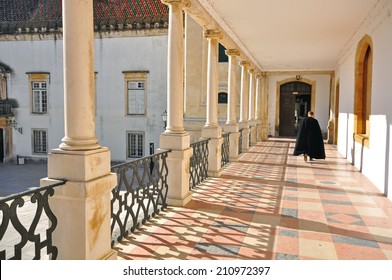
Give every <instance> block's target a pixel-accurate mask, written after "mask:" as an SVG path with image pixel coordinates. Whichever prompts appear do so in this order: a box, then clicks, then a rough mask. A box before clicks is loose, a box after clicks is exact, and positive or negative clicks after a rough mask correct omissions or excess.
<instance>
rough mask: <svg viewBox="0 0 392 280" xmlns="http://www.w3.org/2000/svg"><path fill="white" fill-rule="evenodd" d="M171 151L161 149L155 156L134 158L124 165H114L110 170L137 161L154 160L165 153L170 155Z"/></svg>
mask: <svg viewBox="0 0 392 280" xmlns="http://www.w3.org/2000/svg"><path fill="white" fill-rule="evenodd" d="M171 151H172V150H164V149H160V150H159V152H157V153H155V154H152V155H148V156H144V157H140V158H134V159H131V160H127V161H125V162H122V163H118V164H115V165H112V166H111V167H110V168H111V169H113V168H118V167H121V166H123V165H127V164H129V163H131V162H135V161H138V160H144V159H148V158H152V157H154V156H158V155H161V154H164V153H170V152H171Z"/></svg>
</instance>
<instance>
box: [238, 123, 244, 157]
mask: <svg viewBox="0 0 392 280" xmlns="http://www.w3.org/2000/svg"><path fill="white" fill-rule="evenodd" d="M243 130H244V129H243V128H241V129H240V134H239V135H238V155H240V154H242V131H243Z"/></svg>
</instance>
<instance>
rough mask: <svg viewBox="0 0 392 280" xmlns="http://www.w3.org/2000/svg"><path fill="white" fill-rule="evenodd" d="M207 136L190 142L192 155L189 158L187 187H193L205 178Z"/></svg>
mask: <svg viewBox="0 0 392 280" xmlns="http://www.w3.org/2000/svg"><path fill="white" fill-rule="evenodd" d="M209 141H210V139H209V138H206V139H201V140H199V141H196V142H194V143H192V144H191V145H190V146H191V148H192V149H193V155H192V156H191V158H190V177H189V189H192V188H194V187H195V186H197V185H198V184H200V183H201V182H203V181H204V180H205V179H206V178H207V176H208V175H207V171H208V154H209V151H208V142H209Z"/></svg>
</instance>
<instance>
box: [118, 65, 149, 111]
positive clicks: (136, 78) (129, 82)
mask: <svg viewBox="0 0 392 280" xmlns="http://www.w3.org/2000/svg"><path fill="white" fill-rule="evenodd" d="M123 74H124V82H125V104H126V108H125V112H126V115H127V116H146V115H147V75H148V71H127V72H123Z"/></svg>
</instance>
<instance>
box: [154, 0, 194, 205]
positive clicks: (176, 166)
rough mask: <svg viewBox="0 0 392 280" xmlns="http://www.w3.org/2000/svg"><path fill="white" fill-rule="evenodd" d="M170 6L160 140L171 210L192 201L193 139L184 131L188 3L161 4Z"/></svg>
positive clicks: (165, 0) (171, 1)
mask: <svg viewBox="0 0 392 280" xmlns="http://www.w3.org/2000/svg"><path fill="white" fill-rule="evenodd" d="M161 1H162V3H164V4H166V5H168V6H169V31H168V59H167V127H166V130H165V132H164V133H162V134H161V137H160V149H164V150H171V152H170V153H169V155H168V158H167V166H168V170H169V173H168V179H167V180H168V186H169V190H168V196H167V202H168V204H169V205H172V206H184V205H186V204H187V203H188V202H189V201H191V200H192V193H191V192H190V191H189V176H190V175H189V172H190V161H189V160H190V157H191V156H192V152H193V151H192V148H190V146H189V145H190V137H189V134H188V133H187V132H186V131H185V129H184V87H183V82H184V76H183V72H184V28H183V26H184V20H183V8H184V7H186V6H187V5H189V3H190V2H189V0H161Z"/></svg>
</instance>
